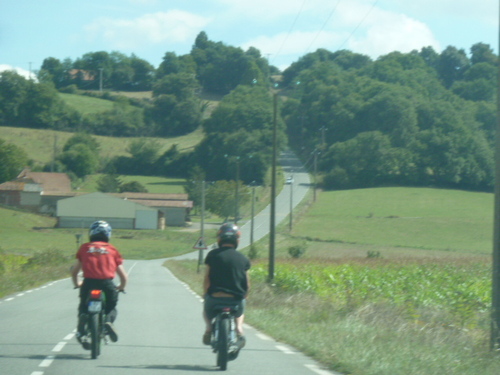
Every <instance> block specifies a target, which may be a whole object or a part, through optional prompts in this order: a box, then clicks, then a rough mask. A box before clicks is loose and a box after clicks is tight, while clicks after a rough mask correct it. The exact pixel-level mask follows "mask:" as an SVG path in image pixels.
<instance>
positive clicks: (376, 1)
mask: <svg viewBox="0 0 500 375" xmlns="http://www.w3.org/2000/svg"><path fill="white" fill-rule="evenodd" d="M378 1H379V0H375V1H374V2H373V4H372V6H371V7H370V9H369V10H368V12H366V14H365V16H364V17H363V18H362V19H361V21H360V22H359V24H358V25H357V26H356V27H355V28H354V30H353V31H352V32H351V34H349V36H348V37H347V38H346V40H344V42H343V43H342V44H341V45H340V46H339V47H338V48H337V51H338V50H341V49H342V47H344V45H345V44H346V43H347V42H348V41H349V39H351V38H352V36H353V35H354V33H355V32H356V31H357V30H358V29H359V28H360V26H361V25H362V24H363V22H365V20H366V18H367V17H368V16H369V15H370V13H371V12H372V10H373V8H375V5H377V3H378Z"/></svg>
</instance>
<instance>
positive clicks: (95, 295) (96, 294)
mask: <svg viewBox="0 0 500 375" xmlns="http://www.w3.org/2000/svg"><path fill="white" fill-rule="evenodd" d="M101 295H102V290H91V291H90V298H92V299H101Z"/></svg>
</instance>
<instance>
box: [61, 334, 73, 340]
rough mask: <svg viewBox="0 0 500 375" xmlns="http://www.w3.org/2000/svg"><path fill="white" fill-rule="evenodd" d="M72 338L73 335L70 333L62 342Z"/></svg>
mask: <svg viewBox="0 0 500 375" xmlns="http://www.w3.org/2000/svg"><path fill="white" fill-rule="evenodd" d="M73 337H75V334H74V333H70V334H69V335H67V336H66V337H65V338H64V339H63V340H71V339H72V338H73Z"/></svg>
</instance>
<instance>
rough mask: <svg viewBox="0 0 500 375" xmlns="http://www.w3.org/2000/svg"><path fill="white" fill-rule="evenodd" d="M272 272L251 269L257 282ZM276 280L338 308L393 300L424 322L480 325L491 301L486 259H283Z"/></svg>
mask: <svg viewBox="0 0 500 375" xmlns="http://www.w3.org/2000/svg"><path fill="white" fill-rule="evenodd" d="M267 276H268V273H267V266H265V265H260V264H259V265H255V266H254V267H253V268H252V270H251V277H252V280H254V281H256V282H265V281H266V279H267ZM273 283H274V284H275V286H276V287H278V288H280V289H281V290H283V291H285V292H293V293H312V294H314V295H316V296H318V297H320V298H321V299H323V300H325V301H327V302H329V303H332V304H334V305H335V306H337V308H338V309H351V310H352V309H357V308H361V307H362V306H364V305H366V304H382V303H387V304H390V305H391V306H393V307H394V308H398V309H400V311H401V312H402V313H404V314H405V315H406V317H407V318H408V319H410V320H413V321H415V322H417V323H418V324H420V325H436V324H439V325H448V326H455V327H461V328H477V327H478V326H481V324H482V323H484V318H485V315H486V313H487V312H488V309H489V306H490V305H491V266H490V264H488V262H487V261H485V259H473V260H471V259H467V260H464V259H462V260H458V259H455V260H454V261H451V262H450V261H449V260H446V261H436V260H429V259H427V260H425V259H420V260H418V261H415V260H411V259H407V260H397V261H394V260H380V259H371V260H370V259H365V260H349V261H343V262H325V261H323V262H321V263H313V262H307V263H302V264H301V263H300V262H299V263H297V262H290V261H285V262H283V261H280V262H279V264H278V266H277V268H276V272H275V278H274V280H273ZM431 312H432V314H431ZM437 312H439V314H437ZM483 328H484V327H483Z"/></svg>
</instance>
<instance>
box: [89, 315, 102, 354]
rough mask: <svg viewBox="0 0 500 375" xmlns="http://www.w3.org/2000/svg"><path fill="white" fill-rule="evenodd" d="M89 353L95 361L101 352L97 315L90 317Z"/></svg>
mask: <svg viewBox="0 0 500 375" xmlns="http://www.w3.org/2000/svg"><path fill="white" fill-rule="evenodd" d="M89 328H90V352H91V356H92V359H96V358H97V357H98V356H99V354H100V350H101V335H100V332H99V314H92V315H90V320H89Z"/></svg>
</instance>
